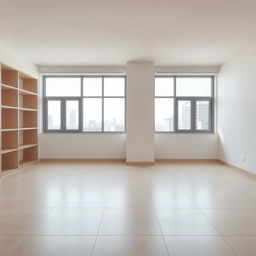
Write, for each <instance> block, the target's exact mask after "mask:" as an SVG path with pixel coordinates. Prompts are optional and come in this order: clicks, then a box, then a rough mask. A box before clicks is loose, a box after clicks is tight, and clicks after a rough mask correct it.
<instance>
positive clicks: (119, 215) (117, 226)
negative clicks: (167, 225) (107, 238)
mask: <svg viewBox="0 0 256 256" xmlns="http://www.w3.org/2000/svg"><path fill="white" fill-rule="evenodd" d="M99 235H161V230H160V226H159V224H158V220H157V216H156V214H155V211H154V210H146V209H106V210H105V213H104V217H103V220H102V223H101V226H100V230H99Z"/></svg>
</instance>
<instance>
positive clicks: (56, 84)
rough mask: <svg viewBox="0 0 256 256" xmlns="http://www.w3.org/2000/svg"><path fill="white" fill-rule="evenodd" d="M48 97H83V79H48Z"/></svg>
mask: <svg viewBox="0 0 256 256" xmlns="http://www.w3.org/2000/svg"><path fill="white" fill-rule="evenodd" d="M45 93H46V96H51V97H53V96H56V97H65V96H66V97H74V96H81V79H80V78H79V77H47V78H46V91H45Z"/></svg>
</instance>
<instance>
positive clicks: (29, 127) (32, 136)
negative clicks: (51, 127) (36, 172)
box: [0, 65, 38, 175]
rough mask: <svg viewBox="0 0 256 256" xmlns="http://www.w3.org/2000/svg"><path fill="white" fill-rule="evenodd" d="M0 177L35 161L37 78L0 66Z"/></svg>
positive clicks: (36, 150) (36, 144)
mask: <svg viewBox="0 0 256 256" xmlns="http://www.w3.org/2000/svg"><path fill="white" fill-rule="evenodd" d="M0 70H1V72H0V85H1V86H0V87H1V90H0V93H1V97H0V101H1V102H0V105H1V110H0V111H1V113H0V116H1V120H0V126H1V136H0V138H1V140H0V145H1V150H0V152H1V154H0V157H1V169H0V172H1V175H7V174H10V173H12V172H15V171H16V170H18V169H19V168H23V167H25V166H27V165H30V164H34V163H37V162H38V95H37V79H35V78H33V77H30V76H28V75H26V74H24V73H21V72H19V71H17V70H14V69H12V68H10V67H7V66H6V65H0Z"/></svg>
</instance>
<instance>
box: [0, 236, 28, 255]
mask: <svg viewBox="0 0 256 256" xmlns="http://www.w3.org/2000/svg"><path fill="white" fill-rule="evenodd" d="M23 241H24V237H22V236H0V255H1V256H12V255H13V252H14V251H15V250H16V248H18V247H19V246H20V245H21V244H22V242H23Z"/></svg>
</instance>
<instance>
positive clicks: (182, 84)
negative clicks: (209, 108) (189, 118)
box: [176, 77, 212, 97]
mask: <svg viewBox="0 0 256 256" xmlns="http://www.w3.org/2000/svg"><path fill="white" fill-rule="evenodd" d="M176 83H177V85H176V95H177V96H192V97H193V96H209V97H210V96H211V88H212V87H211V84H212V79H211V78H210V77H196V78H193V77H192V78H191V77H182V78H181V77H178V78H177V80H176Z"/></svg>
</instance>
